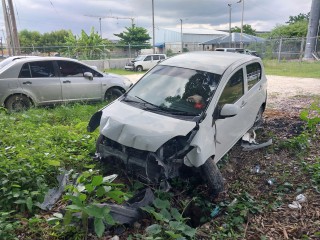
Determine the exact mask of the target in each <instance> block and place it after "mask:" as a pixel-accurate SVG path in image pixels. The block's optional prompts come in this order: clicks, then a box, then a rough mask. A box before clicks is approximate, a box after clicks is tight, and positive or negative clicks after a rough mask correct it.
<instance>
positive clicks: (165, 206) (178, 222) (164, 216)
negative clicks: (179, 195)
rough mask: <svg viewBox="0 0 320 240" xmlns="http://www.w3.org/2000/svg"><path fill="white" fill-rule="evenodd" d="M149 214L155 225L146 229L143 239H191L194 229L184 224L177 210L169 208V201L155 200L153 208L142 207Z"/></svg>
mask: <svg viewBox="0 0 320 240" xmlns="http://www.w3.org/2000/svg"><path fill="white" fill-rule="evenodd" d="M142 209H143V210H145V211H146V212H148V213H150V214H151V215H152V216H153V218H154V219H155V220H156V222H157V223H155V224H152V225H150V226H148V227H147V228H146V236H143V238H144V239H149V240H151V239H192V238H194V237H195V234H196V229H194V228H192V227H190V226H188V225H187V224H186V221H187V219H186V218H184V217H183V216H182V214H181V213H180V212H179V211H178V209H176V208H173V207H171V205H170V202H169V200H162V199H160V198H156V199H155V200H154V202H153V207H151V206H147V207H143V208H142Z"/></svg>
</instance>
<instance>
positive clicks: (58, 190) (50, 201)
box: [36, 170, 72, 210]
mask: <svg viewBox="0 0 320 240" xmlns="http://www.w3.org/2000/svg"><path fill="white" fill-rule="evenodd" d="M62 172H63V173H62V174H60V175H59V176H57V180H58V182H59V186H58V187H55V188H51V189H49V191H48V192H47V194H46V195H45V197H44V201H43V203H37V204H36V206H38V207H39V208H41V209H42V210H51V209H52V208H53V207H54V205H55V203H56V202H57V201H58V200H59V199H60V197H61V196H62V193H63V191H64V188H65V186H66V185H67V183H68V179H69V175H70V173H71V172H72V170H70V171H66V170H62Z"/></svg>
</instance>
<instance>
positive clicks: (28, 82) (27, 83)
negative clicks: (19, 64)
mask: <svg viewBox="0 0 320 240" xmlns="http://www.w3.org/2000/svg"><path fill="white" fill-rule="evenodd" d="M22 84H25V85H30V84H32V82H30V81H26V82H23V83H22Z"/></svg>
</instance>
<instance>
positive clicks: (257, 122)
mask: <svg viewBox="0 0 320 240" xmlns="http://www.w3.org/2000/svg"><path fill="white" fill-rule="evenodd" d="M263 112H264V108H263V106H261V107H260V108H259V111H258V113H257V115H256V118H255V120H254V124H253V127H259V126H260V125H261V124H262V123H263V117H262V116H263Z"/></svg>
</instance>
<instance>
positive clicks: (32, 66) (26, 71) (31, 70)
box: [19, 61, 56, 78]
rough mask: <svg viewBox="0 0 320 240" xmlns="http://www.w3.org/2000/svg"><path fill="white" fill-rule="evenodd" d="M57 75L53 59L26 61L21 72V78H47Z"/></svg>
mask: <svg viewBox="0 0 320 240" xmlns="http://www.w3.org/2000/svg"><path fill="white" fill-rule="evenodd" d="M55 76H56V75H55V71H54V67H53V62H52V61H45V62H30V63H25V64H24V65H23V66H22V68H21V71H20V74H19V78H46V77H55Z"/></svg>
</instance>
